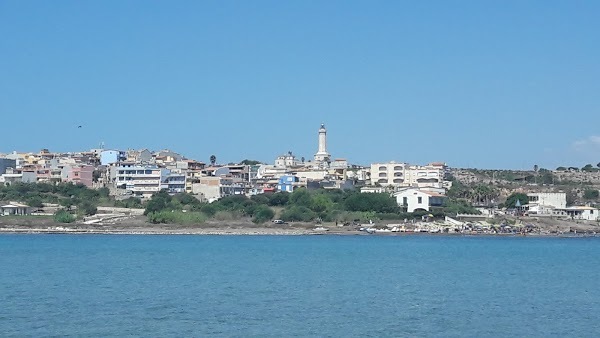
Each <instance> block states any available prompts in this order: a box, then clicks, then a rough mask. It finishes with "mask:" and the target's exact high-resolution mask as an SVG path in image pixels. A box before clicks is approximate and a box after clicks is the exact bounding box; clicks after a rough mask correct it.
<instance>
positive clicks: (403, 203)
mask: <svg viewBox="0 0 600 338" xmlns="http://www.w3.org/2000/svg"><path fill="white" fill-rule="evenodd" d="M402 205H404V206H407V205H408V197H402Z"/></svg>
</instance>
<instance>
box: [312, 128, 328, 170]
mask: <svg viewBox="0 0 600 338" xmlns="http://www.w3.org/2000/svg"><path fill="white" fill-rule="evenodd" d="M329 158H330V155H329V153H328V152H327V129H325V124H323V123H321V128H319V150H318V151H317V153H316V154H315V162H316V163H324V162H328V161H329Z"/></svg>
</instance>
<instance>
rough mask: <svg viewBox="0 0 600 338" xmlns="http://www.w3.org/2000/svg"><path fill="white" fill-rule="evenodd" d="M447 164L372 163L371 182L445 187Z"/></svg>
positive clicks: (373, 183)
mask: <svg viewBox="0 0 600 338" xmlns="http://www.w3.org/2000/svg"><path fill="white" fill-rule="evenodd" d="M445 169H446V168H445V165H444V164H440V163H432V164H428V165H426V166H418V165H409V164H407V163H397V162H394V161H392V162H388V163H373V164H371V184H372V185H376V184H378V185H381V186H392V187H435V188H443V186H444V184H443V182H444V173H445Z"/></svg>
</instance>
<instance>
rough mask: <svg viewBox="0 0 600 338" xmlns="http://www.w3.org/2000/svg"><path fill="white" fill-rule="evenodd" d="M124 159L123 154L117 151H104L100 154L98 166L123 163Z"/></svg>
mask: <svg viewBox="0 0 600 338" xmlns="http://www.w3.org/2000/svg"><path fill="white" fill-rule="evenodd" d="M125 158H126V156H125V152H123V151H119V150H104V151H102V152H101V153H100V164H101V165H109V164H113V163H117V162H120V161H124V160H125Z"/></svg>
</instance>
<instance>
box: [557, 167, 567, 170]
mask: <svg viewBox="0 0 600 338" xmlns="http://www.w3.org/2000/svg"><path fill="white" fill-rule="evenodd" d="M556 171H567V167H558V168H556Z"/></svg>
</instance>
